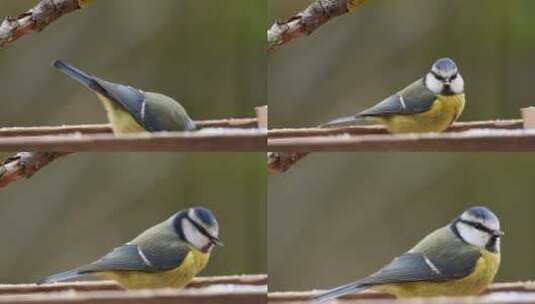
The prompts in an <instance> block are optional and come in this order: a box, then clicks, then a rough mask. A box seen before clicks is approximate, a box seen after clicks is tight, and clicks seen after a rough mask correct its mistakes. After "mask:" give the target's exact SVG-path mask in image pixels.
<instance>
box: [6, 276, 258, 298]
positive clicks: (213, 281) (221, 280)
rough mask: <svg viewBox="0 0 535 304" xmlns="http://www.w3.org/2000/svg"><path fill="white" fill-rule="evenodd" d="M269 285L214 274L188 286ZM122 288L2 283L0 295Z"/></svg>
mask: <svg viewBox="0 0 535 304" xmlns="http://www.w3.org/2000/svg"><path fill="white" fill-rule="evenodd" d="M219 284H228V285H256V286H262V285H267V275H266V274H249V275H233V276H213V277H199V278H195V279H194V280H193V281H192V282H191V283H190V284H189V285H188V286H187V287H186V288H204V287H208V286H212V285H219ZM66 290H72V291H102V290H122V288H121V287H119V285H117V284H116V283H115V282H114V281H78V282H66V283H55V284H45V285H37V284H0V295H8V294H11V295H13V294H28V293H42V292H57V291H66Z"/></svg>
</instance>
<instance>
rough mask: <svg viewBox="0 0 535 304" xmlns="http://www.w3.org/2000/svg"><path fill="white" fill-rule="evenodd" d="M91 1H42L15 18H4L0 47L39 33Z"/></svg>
mask: <svg viewBox="0 0 535 304" xmlns="http://www.w3.org/2000/svg"><path fill="white" fill-rule="evenodd" d="M91 2H93V0H42V1H41V2H39V3H38V4H37V5H36V6H34V7H33V8H31V9H30V10H28V11H26V12H24V13H22V14H20V15H18V16H17V17H6V18H5V19H4V21H3V22H2V24H0V47H5V46H6V45H8V44H10V43H12V42H13V41H15V40H17V39H19V38H20V37H22V36H24V35H27V34H29V33H32V32H40V31H42V30H43V29H44V28H45V27H46V26H47V25H49V24H50V23H52V22H54V21H55V20H57V19H58V18H59V17H61V16H63V15H65V14H68V13H70V12H73V11H76V10H78V9H81V8H84V7H86V6H88V5H89V4H90V3H91Z"/></svg>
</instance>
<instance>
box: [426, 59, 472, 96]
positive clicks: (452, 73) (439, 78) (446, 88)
mask: <svg viewBox="0 0 535 304" xmlns="http://www.w3.org/2000/svg"><path fill="white" fill-rule="evenodd" d="M424 84H425V86H426V87H427V88H428V89H429V90H431V91H433V92H434V93H435V94H440V95H455V94H461V93H464V79H463V77H462V76H461V74H460V73H459V70H458V69H457V65H456V64H455V62H454V61H453V60H451V59H450V58H441V59H438V60H437V61H435V63H433V66H432V67H431V71H429V72H428V73H427V74H426V75H425V78H424Z"/></svg>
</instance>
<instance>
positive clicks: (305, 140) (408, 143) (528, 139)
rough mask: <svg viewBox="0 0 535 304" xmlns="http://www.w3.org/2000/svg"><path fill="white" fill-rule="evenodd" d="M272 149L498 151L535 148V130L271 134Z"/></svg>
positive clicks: (299, 150)
mask: <svg viewBox="0 0 535 304" xmlns="http://www.w3.org/2000/svg"><path fill="white" fill-rule="evenodd" d="M268 150H269V151H296V152H321V151H362V152H364V151H366V152H396V151H400V152H403V151H405V152H420V151H426V152H427V151H432V152H498V151H508V152H516V151H535V130H533V129H529V130H524V129H513V130H505V129H474V130H469V131H464V132H447V133H426V134H400V135H390V134H377V135H358V136H353V135H350V134H343V135H329V136H304V137H284V138H271V137H270V138H269V139H268Z"/></svg>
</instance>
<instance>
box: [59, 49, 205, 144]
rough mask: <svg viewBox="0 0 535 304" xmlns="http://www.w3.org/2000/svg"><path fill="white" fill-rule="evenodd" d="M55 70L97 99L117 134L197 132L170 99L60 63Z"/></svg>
mask: <svg viewBox="0 0 535 304" xmlns="http://www.w3.org/2000/svg"><path fill="white" fill-rule="evenodd" d="M54 67H55V68H57V69H58V70H60V71H61V72H63V73H65V74H66V75H67V76H69V77H70V78H72V79H74V80H76V81H78V82H79V83H81V84H82V85H83V86H84V87H86V88H88V89H89V90H90V91H92V92H93V93H95V94H96V95H97V97H98V99H99V100H100V101H101V102H102V105H103V106H104V108H105V109H106V112H107V115H108V120H109V121H110V123H111V125H112V129H113V132H114V133H115V134H125V133H137V132H160V131H190V130H195V129H196V125H195V122H194V121H193V120H191V118H190V117H189V115H188V113H187V112H186V110H185V109H184V108H183V107H182V105H180V103H178V101H176V100H174V99H172V98H171V97H169V96H166V95H163V94H160V93H151V92H143V91H141V90H139V89H136V88H133V87H131V86H127V85H122V84H117V83H112V82H109V81H106V80H103V79H100V78H98V77H95V76H91V75H88V74H86V73H84V72H82V71H80V70H79V69H77V68H75V67H73V66H72V65H69V64H66V63H64V62H62V61H60V60H58V61H56V62H55V63H54Z"/></svg>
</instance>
